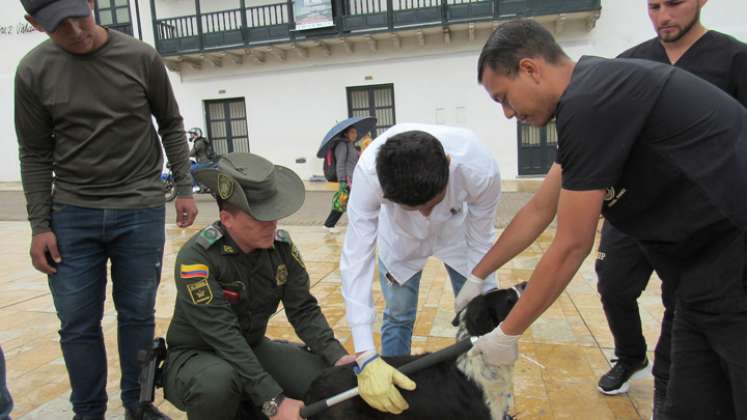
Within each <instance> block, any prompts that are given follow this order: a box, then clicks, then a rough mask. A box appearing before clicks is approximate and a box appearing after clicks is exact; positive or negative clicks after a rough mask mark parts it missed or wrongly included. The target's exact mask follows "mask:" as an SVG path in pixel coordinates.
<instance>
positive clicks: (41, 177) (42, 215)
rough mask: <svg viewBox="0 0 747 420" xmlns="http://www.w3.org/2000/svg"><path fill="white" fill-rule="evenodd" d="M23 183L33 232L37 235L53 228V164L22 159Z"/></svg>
mask: <svg viewBox="0 0 747 420" xmlns="http://www.w3.org/2000/svg"><path fill="white" fill-rule="evenodd" d="M21 184H22V185H23V192H24V195H25V196H26V210H27V212H28V217H29V222H30V223H31V233H32V235H36V234H39V233H43V232H48V231H50V230H51V227H50V220H49V218H50V214H51V211H52V164H51V162H50V163H49V164H47V163H45V162H30V161H29V160H28V159H22V160H21Z"/></svg>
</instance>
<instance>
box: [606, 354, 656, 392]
mask: <svg viewBox="0 0 747 420" xmlns="http://www.w3.org/2000/svg"><path fill="white" fill-rule="evenodd" d="M612 362H613V363H615V365H614V366H612V369H610V370H609V372H607V373H605V374H604V375H602V377H601V378H599V383H598V384H597V389H598V390H599V392H601V393H602V394H606V395H617V394H622V393H625V392H628V388H630V380H631V379H635V378H636V377H638V376H640V375H641V374H643V373H645V370H644V369H646V367H647V366H648V359H647V358H645V357H644V358H643V360H641V361H640V362H637V363H634V364H627V363H623V362H622V361H620V360H617V359H613V360H612Z"/></svg>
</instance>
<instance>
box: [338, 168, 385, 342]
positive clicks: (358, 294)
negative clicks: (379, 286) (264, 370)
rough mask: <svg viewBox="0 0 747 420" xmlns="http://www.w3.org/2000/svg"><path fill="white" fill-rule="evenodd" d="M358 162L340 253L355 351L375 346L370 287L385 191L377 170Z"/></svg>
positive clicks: (348, 317)
mask: <svg viewBox="0 0 747 420" xmlns="http://www.w3.org/2000/svg"><path fill="white" fill-rule="evenodd" d="M361 166H362V165H357V166H356V168H355V171H354V175H353V179H354V182H353V188H351V190H350V199H349V201H348V208H347V210H348V228H347V233H346V234H345V243H344V244H343V247H342V255H341V256H340V274H341V276H342V297H343V299H344V300H345V310H346V317H347V320H348V325H350V328H351V331H352V334H353V343H354V344H355V351H356V352H360V351H368V350H375V348H376V346H375V345H374V341H373V324H374V321H375V320H376V312H375V309H374V305H373V298H372V293H371V288H372V285H373V277H374V267H375V263H376V256H375V253H376V238H377V231H378V224H379V209H380V208H381V199H382V192H381V187H380V186H379V185H378V180H377V179H373V178H374V177H375V176H376V174H375V172H367V171H365V170H364V169H362V168H361Z"/></svg>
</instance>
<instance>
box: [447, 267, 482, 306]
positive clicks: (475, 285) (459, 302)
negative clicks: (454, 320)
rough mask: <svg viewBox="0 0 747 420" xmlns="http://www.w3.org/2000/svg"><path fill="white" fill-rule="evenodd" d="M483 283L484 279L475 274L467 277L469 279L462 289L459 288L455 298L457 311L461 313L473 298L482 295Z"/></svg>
mask: <svg viewBox="0 0 747 420" xmlns="http://www.w3.org/2000/svg"><path fill="white" fill-rule="evenodd" d="M482 283H483V280H482V279H480V278H478V277H477V276H475V275H474V274H470V275H469V277H467V281H465V282H464V285H463V286H462V289H461V290H459V293H458V294H457V296H456V299H454V312H455V313H459V311H461V310H462V309H464V307H465V306H467V304H468V303H469V302H470V301H471V300H472V299H474V298H476V297H477V296H480V293H482Z"/></svg>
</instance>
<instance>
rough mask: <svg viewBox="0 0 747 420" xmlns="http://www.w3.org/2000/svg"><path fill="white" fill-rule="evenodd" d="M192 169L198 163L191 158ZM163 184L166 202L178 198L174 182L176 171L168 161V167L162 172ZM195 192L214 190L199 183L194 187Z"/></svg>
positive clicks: (201, 192)
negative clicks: (173, 170) (174, 171)
mask: <svg viewBox="0 0 747 420" xmlns="http://www.w3.org/2000/svg"><path fill="white" fill-rule="evenodd" d="M190 162H191V164H192V169H191V170H194V167H195V165H196V163H195V162H194V161H192V160H190ZM161 184H162V185H163V194H164V198H165V199H166V202H167V203H168V202H171V201H173V200H174V199H175V198H176V183H175V182H174V173H173V172H172V171H171V164H170V163H166V169H165V170H164V171H163V172H162V173H161ZM192 192H193V193H194V194H210V193H211V192H212V191H210V189H209V188H208V187H206V186H204V185H202V184H197V185H195V186H194V187H193V188H192Z"/></svg>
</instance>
